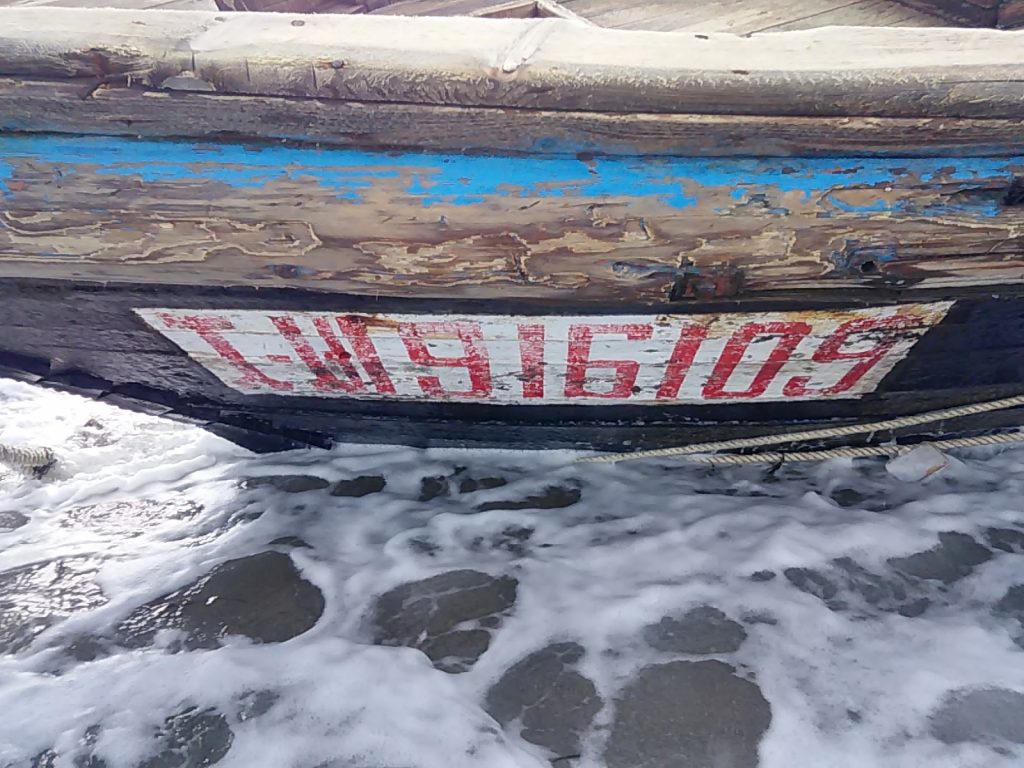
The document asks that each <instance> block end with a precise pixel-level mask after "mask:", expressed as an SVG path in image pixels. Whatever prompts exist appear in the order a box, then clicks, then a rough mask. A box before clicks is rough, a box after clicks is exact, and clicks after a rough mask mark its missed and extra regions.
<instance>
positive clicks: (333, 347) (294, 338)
mask: <svg viewBox="0 0 1024 768" xmlns="http://www.w3.org/2000/svg"><path fill="white" fill-rule="evenodd" d="M270 322H272V323H273V324H274V327H275V328H277V330H278V332H279V333H280V334H281V335H282V336H284V337H285V339H287V340H288V343H289V344H291V345H292V348H293V349H294V350H295V352H296V353H297V354H298V356H299V359H300V360H302V362H303V363H305V364H306V367H307V368H309V370H310V371H312V372H313V375H314V376H316V378H315V379H313V387H314V388H315V389H319V390H320V391H321V392H334V391H337V390H341V391H342V392H348V393H353V392H365V391H366V384H364V383H363V379H362V377H360V375H359V373H358V371H356V369H355V366H354V365H352V358H351V356H350V355H349V354H348V352H347V351H345V348H344V347H342V346H341V342H339V341H338V339H337V337H336V336H335V335H334V334H333V333H332V331H331V329H330V326H328V325H327V322H326V321H325V320H324V319H323V318H316V319H315V320H314V321H313V324H314V326H315V327H316V329H317V332H318V333H319V334H320V336H321V337H322V338H323V340H324V341H325V342H326V343H327V346H328V348H329V351H328V352H327V353H326V354H325V355H324V359H322V360H321V359H320V356H319V355H318V354H317V353H316V350H314V349H313V347H312V346H311V345H310V343H309V342H308V341H306V338H305V337H304V336H303V335H302V331H301V330H300V329H299V326H298V324H297V323H296V322H295V320H294V319H292V318H291V317H271V318H270ZM330 363H334V365H336V366H337V367H338V368H339V369H340V370H341V372H342V374H343V376H344V378H338V376H337V375H336V374H335V373H334V371H332V370H331V369H330V368H328V365H329V364H330Z"/></svg>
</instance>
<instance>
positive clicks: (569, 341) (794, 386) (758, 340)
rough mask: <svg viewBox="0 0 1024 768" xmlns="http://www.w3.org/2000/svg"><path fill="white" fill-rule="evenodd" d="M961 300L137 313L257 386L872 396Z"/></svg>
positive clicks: (216, 369)
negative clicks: (719, 309) (833, 305)
mask: <svg viewBox="0 0 1024 768" xmlns="http://www.w3.org/2000/svg"><path fill="white" fill-rule="evenodd" d="M952 304H953V303H952V302H937V303H932V304H907V305H902V306H898V307H880V308H866V309H855V310H835V311H807V312H763V313H756V314H740V313H733V314H702V315H681V314H660V315H614V316H609V315H588V316H583V315H580V316H555V315H538V316H510V315H482V314H472V315H468V314H467V315H459V314H443V315H437V314H383V313H381V314H373V313H346V314H338V313H330V312H306V311H287V312H284V311H282V312H274V311H259V310H193V309H136V310H135V312H136V313H137V314H138V315H139V316H140V317H142V318H143V319H144V320H145V321H146V322H147V323H148V324H149V325H150V326H151V327H152V328H154V329H155V330H157V331H159V332H160V333H161V334H163V335H164V336H166V337H167V338H168V339H170V340H171V341H173V342H174V343H175V344H176V345H177V346H178V347H180V348H181V349H182V350H183V351H185V352H186V353H187V354H188V355H189V356H190V357H191V358H192V359H193V360H195V361H196V362H197V363H199V364H200V365H202V366H204V367H205V368H207V369H208V370H209V371H211V372H212V373H213V374H214V375H216V376H217V378H219V379H220V380H221V381H222V382H223V383H224V384H226V385H228V386H230V387H232V388H234V389H236V390H238V391H240V392H243V393H246V394H277V395H293V396H314V397H325V398H339V397H341V398H354V399H369V400H397V401H401V400H412V401H415V400H424V401H450V402H476V403H493V404H501V405H550V404H579V405H613V404H636V405H672V404H682V403H729V402H771V401H800V400H823V399H845V398H856V397H860V396H862V395H864V394H865V393H868V392H872V391H873V390H874V389H875V388H876V387H877V386H878V384H879V383H880V382H881V380H882V379H883V378H884V377H885V375H886V374H887V373H888V372H889V371H890V370H891V369H892V367H893V366H894V365H895V364H896V363H897V362H898V361H899V360H901V359H902V358H903V357H904V356H905V355H906V354H907V353H908V352H909V350H910V349H911V348H912V347H913V346H914V344H915V343H916V342H917V341H918V340H919V339H920V338H921V337H922V336H923V335H924V334H925V333H926V332H927V331H928V329H929V328H930V327H932V326H933V325H935V324H936V323H938V322H940V321H941V320H942V318H943V317H945V314H946V312H947V311H948V310H949V308H950V307H951V306H952Z"/></svg>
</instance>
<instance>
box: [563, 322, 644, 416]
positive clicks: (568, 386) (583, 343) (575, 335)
mask: <svg viewBox="0 0 1024 768" xmlns="http://www.w3.org/2000/svg"><path fill="white" fill-rule="evenodd" d="M596 333H614V334H620V335H624V336H625V337H626V338H627V339H628V340H629V341H645V340H647V339H649V338H651V334H652V333H653V330H652V328H651V326H650V324H646V323H621V324H597V325H572V326H570V327H569V352H568V360H567V365H566V368H565V396H566V397H601V398H608V399H611V398H615V399H619V400H625V399H627V398H629V397H631V396H632V395H633V386H634V385H635V384H636V377H637V374H639V373H640V363H638V362H636V361H635V360H591V359H590V347H591V345H592V344H593V341H594V334H596ZM592 368H610V369H612V370H614V371H615V383H614V384H613V385H612V389H611V391H610V392H593V391H591V390H589V389H587V386H586V384H587V372H588V371H589V370H590V369H592Z"/></svg>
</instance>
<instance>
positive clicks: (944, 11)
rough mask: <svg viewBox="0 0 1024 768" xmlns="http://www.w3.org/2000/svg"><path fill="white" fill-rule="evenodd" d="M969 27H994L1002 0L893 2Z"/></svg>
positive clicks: (904, 0)
mask: <svg viewBox="0 0 1024 768" xmlns="http://www.w3.org/2000/svg"><path fill="white" fill-rule="evenodd" d="M894 2H897V3H899V4H900V5H905V6H907V7H908V8H915V9H918V10H921V11H926V12H928V13H932V14H935V15H936V16H941V17H942V18H943V19H946V20H948V21H951V22H954V23H956V24H962V25H964V26H969V27H994V26H996V19H997V16H998V13H999V6H1000V4H1001V3H1002V0H894Z"/></svg>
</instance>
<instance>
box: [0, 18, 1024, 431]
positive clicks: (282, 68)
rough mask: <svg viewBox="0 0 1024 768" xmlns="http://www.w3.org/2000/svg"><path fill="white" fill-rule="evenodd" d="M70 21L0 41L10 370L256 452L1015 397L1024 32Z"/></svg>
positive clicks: (991, 418) (973, 423)
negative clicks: (193, 426) (711, 31)
mask: <svg viewBox="0 0 1024 768" xmlns="http://www.w3.org/2000/svg"><path fill="white" fill-rule="evenodd" d="M45 12H46V15H45V17H44V15H43V13H42V11H39V10H32V9H15V10H10V9H8V10H4V11H0V17H2V19H3V21H4V23H3V24H0V366H3V368H2V370H3V371H5V372H7V373H10V374H16V375H20V376H25V377H27V378H29V379H30V380H36V381H39V382H41V383H44V384H47V385H50V386H60V387H65V388H68V389H71V390H72V391H79V392H83V393H86V394H92V395H94V396H97V397H100V398H101V399H103V400H106V401H109V402H112V403H120V404H125V405H131V406H135V407H142V408H146V409H149V410H152V411H153V412H157V413H163V414H166V415H169V416H175V417H177V418H183V419H188V420H191V421H194V422H195V423H199V424H203V425H205V426H207V427H209V428H210V429H212V430H214V431H217V432H218V433H220V434H223V435H225V436H228V437H230V438H231V439H234V440H237V441H239V442H241V443H243V444H246V445H249V446H252V447H255V448H261V449H263V448H276V447H287V446H291V445H300V444H314V445H326V444H329V443H330V442H332V441H333V440H362V441H380V442H403V443H412V444H419V445H460V446H465V445H485V444H486V445H497V446H504V447H538V448H539V447H556V446H572V447H582V448H600V449H615V450H619V449H629V448H637V449H639V448H646V447H654V446H661V445H669V444H684V443H690V442H696V441H705V440H708V439H719V438H725V437H737V436H743V435H754V434H760V433H766V432H778V431H790V430H798V429H805V428H807V427H808V426H812V425H822V424H835V423H842V422H848V421H864V420H868V419H878V418H884V417H889V416H900V415H905V414H912V413H920V412H923V411H929V410H932V409H935V408H942V407H946V406H951V405H958V404H965V403H974V402H977V401H982V400H991V399H994V398H1000V397H1005V396H1008V395H1017V394H1020V393H1021V392H1022V391H1024V375H1022V374H1024V333H1022V331H1024V312H1022V302H1024V298H1022V297H1024V269H1022V263H1024V259H1022V254H1024V149H1022V147H1021V143H1020V125H1021V120H1022V119H1024V107H1022V104H1024V101H1022V100H1021V98H1020V96H1021V93H1020V83H1021V82H1024V74H1022V73H1024V68H1022V65H1021V62H1020V56H1019V50H1020V46H1019V42H1020V40H1019V35H1020V34H1021V33H1012V32H997V31H995V30H977V29H973V30H927V29H903V30H892V29H881V30H870V29H863V28H856V29H851V30H837V29H824V30H817V31H810V32H806V33H805V32H793V33H779V34H764V35H754V36H751V37H749V38H748V37H739V36H732V35H726V34H716V35H711V36H709V35H704V34H680V35H673V34H661V33H654V32H643V33H639V32H625V31H615V30H602V29H598V28H596V27H593V26H590V25H586V24H575V23H573V22H571V21H567V20H565V19H532V20H527V19H522V20H505V21H495V20H491V21H488V20H483V19H385V18H378V17H373V18H370V17H353V18H348V17H346V18H341V17H334V18H327V17H302V18H298V17H295V15H293V14H276V15H275V14H246V13H243V14H209V13H187V12H180V13H179V12H167V13H166V14H159V15H149V16H147V15H145V14H144V13H141V12H129V11H116V10H109V11H103V12H102V13H100V14H99V15H92V14H89V13H85V12H81V13H80V12H77V11H74V10H59V11H58V10H53V9H45ZM1020 423H1021V414H1020V413H1018V412H1014V411H1004V412H999V413H995V414H989V415H985V416H977V417H972V418H969V419H962V420H959V421H956V422H950V421H947V422H940V423H936V424H933V425H931V426H929V427H927V428H923V429H921V430H919V434H929V433H935V434H948V433H951V432H965V431H967V432H970V431H977V430H985V429H992V428H995V427H1000V426H1008V425H1018V424H1020ZM868 437H869V438H874V439H878V438H880V437H887V435H878V434H876V435H873V436H868Z"/></svg>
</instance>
